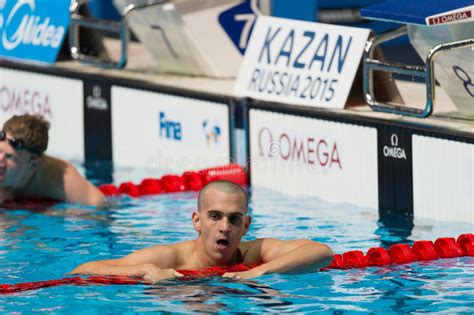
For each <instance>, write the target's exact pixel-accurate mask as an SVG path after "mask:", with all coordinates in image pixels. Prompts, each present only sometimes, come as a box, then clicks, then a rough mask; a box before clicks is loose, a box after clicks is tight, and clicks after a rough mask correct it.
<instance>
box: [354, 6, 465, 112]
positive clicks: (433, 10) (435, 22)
mask: <svg viewBox="0 0 474 315" xmlns="http://www.w3.org/2000/svg"><path fill="white" fill-rule="evenodd" d="M361 15H362V16H363V17H364V18H368V19H375V20H383V21H390V22H396V23H400V24H404V26H402V27H400V28H398V29H395V30H392V31H389V32H386V33H383V34H380V35H378V36H375V37H373V38H371V39H370V40H369V41H368V42H367V45H366V48H365V53H364V98H365V100H366V102H367V104H368V105H369V106H370V107H371V108H372V109H373V110H375V111H382V112H389V113H395V114H401V115H408V116H414V117H420V118H425V117H428V116H430V115H431V113H432V112H433V106H434V103H435V100H436V95H435V87H436V81H437V82H439V84H440V85H441V86H442V87H443V88H444V90H445V91H446V93H447V94H448V96H449V97H450V99H451V100H452V101H453V103H454V104H455V105H456V107H457V109H458V111H459V114H460V115H461V116H463V117H466V118H468V119H473V118H474V2H473V1H472V0H457V1H450V0H417V1H412V0H389V1H386V2H384V3H379V4H376V5H372V6H369V7H367V8H364V9H362V10H361ZM405 34H407V35H408V37H409V39H410V42H411V44H412V45H413V46H414V48H415V50H416V51H417V53H418V54H419V55H420V57H421V58H422V59H423V60H425V66H414V65H407V64H395V63H391V62H385V61H380V60H377V59H374V50H375V48H376V47H377V46H379V45H380V44H382V43H384V42H387V41H390V40H392V39H395V38H397V37H399V36H402V35H405ZM374 70H377V71H384V72H389V73H398V74H406V75H412V76H417V77H422V78H424V79H425V84H426V104H425V108H424V109H421V110H420V109H415V108H412V107H407V106H402V105H392V104H386V103H382V102H378V101H377V100H376V99H375V97H374V88H373V87H374V80H373V71H374ZM435 70H436V71H435Z"/></svg>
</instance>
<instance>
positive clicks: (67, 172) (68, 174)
mask: <svg viewBox="0 0 474 315" xmlns="http://www.w3.org/2000/svg"><path fill="white" fill-rule="evenodd" d="M63 182H64V196H63V198H62V199H63V200H65V201H67V202H69V203H80V204H84V205H89V206H101V205H104V204H105V201H106V199H105V196H104V194H102V192H101V191H100V190H99V189H98V188H97V187H95V186H94V185H92V184H91V183H90V182H89V181H88V180H87V179H85V178H84V177H82V175H81V174H79V172H78V171H77V170H76V168H75V167H74V166H73V165H72V164H70V163H67V162H66V167H65V169H64V175H63Z"/></svg>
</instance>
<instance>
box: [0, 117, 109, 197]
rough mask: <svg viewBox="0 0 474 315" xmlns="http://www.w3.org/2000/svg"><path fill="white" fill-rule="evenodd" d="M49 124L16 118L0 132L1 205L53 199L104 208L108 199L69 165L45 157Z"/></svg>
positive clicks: (42, 121) (40, 118)
mask: <svg viewBox="0 0 474 315" xmlns="http://www.w3.org/2000/svg"><path fill="white" fill-rule="evenodd" d="M48 130H49V123H48V122H47V121H46V120H44V119H43V118H42V117H41V116H36V115H21V116H13V117H12V118H10V119H9V120H8V121H7V122H5V124H4V126H3V129H2V130H1V131H0V204H1V203H4V202H5V201H9V200H16V199H40V198H50V199H55V200H59V201H66V202H69V203H81V204H85V205H94V206H95V205H101V204H103V203H104V202H105V197H104V195H103V194H102V192H100V190H99V189H97V187H95V186H94V185H92V184H91V183H90V182H88V181H87V180H86V179H85V178H84V177H82V176H81V175H80V174H79V172H78V171H77V170H76V168H75V167H74V166H73V165H72V164H71V163H69V162H67V161H64V160H61V159H58V158H55V157H51V156H47V155H45V154H43V153H44V152H45V151H46V149H47V147H48V139H49V137H48Z"/></svg>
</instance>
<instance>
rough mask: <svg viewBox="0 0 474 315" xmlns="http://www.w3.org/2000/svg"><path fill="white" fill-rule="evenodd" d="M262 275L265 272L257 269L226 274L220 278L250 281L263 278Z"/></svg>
mask: <svg viewBox="0 0 474 315" xmlns="http://www.w3.org/2000/svg"><path fill="white" fill-rule="evenodd" d="M264 274H265V272H264V271H263V270H262V269H261V268H258V267H257V268H253V269H250V270H247V271H241V272H226V273H224V274H223V275H222V277H224V278H231V279H251V278H257V277H260V276H263V275H264Z"/></svg>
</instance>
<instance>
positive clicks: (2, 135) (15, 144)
mask: <svg viewBox="0 0 474 315" xmlns="http://www.w3.org/2000/svg"><path fill="white" fill-rule="evenodd" d="M4 140H7V141H8V143H9V144H10V145H11V146H12V148H13V149H15V150H22V149H27V148H26V147H25V143H24V142H23V140H20V139H15V138H7V133H6V132H5V131H3V130H2V131H0V141H4Z"/></svg>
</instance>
